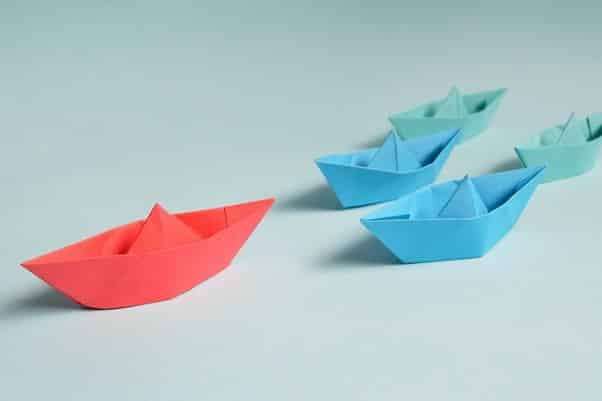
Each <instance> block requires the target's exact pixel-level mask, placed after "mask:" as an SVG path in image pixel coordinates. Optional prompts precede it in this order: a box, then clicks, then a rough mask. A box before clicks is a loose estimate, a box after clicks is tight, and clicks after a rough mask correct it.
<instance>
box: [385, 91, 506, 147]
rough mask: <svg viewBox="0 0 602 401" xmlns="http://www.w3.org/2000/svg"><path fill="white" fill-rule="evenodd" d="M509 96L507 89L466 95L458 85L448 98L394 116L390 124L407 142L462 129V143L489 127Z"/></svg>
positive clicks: (390, 119)
mask: <svg viewBox="0 0 602 401" xmlns="http://www.w3.org/2000/svg"><path fill="white" fill-rule="evenodd" d="M505 93H506V89H496V90H491V91H485V92H477V93H471V94H466V95H462V94H460V91H459V90H458V89H457V88H456V87H455V86H454V87H453V88H452V89H451V90H450V92H449V94H448V95H447V97H445V98H444V99H439V100H436V101H433V102H430V103H426V104H423V105H420V106H418V107H416V108H414V109H412V110H409V111H406V112H402V113H396V114H393V115H391V116H390V117H389V121H390V122H391V124H392V125H393V127H395V131H397V133H398V134H399V135H400V136H401V137H402V138H404V139H412V138H417V137H421V136H424V135H430V134H433V133H435V132H441V131H446V130H450V129H458V128H461V129H462V137H460V142H459V143H461V142H465V141H467V140H468V139H470V138H472V137H474V136H476V135H478V134H480V133H482V132H483V131H484V130H485V129H486V128H487V127H488V126H489V124H490V123H491V120H492V119H493V116H494V114H495V112H496V111H497V108H498V106H499V105H500V102H501V101H502V98H503V96H504V94H505Z"/></svg>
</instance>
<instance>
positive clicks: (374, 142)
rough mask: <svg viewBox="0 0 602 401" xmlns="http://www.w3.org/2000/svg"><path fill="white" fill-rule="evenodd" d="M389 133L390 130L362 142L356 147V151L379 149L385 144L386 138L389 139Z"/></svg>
mask: <svg viewBox="0 0 602 401" xmlns="http://www.w3.org/2000/svg"><path fill="white" fill-rule="evenodd" d="M389 132H391V131H390V130H386V131H382V132H379V133H378V134H377V135H375V136H373V137H371V138H369V139H366V140H364V141H362V142H359V143H357V144H355V145H354V148H355V149H358V150H361V149H368V148H376V147H379V146H380V145H382V144H383V142H384V141H385V138H386V137H387V135H388V134H389Z"/></svg>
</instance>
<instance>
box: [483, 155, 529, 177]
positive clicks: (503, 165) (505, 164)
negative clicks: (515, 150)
mask: <svg viewBox="0 0 602 401" xmlns="http://www.w3.org/2000/svg"><path fill="white" fill-rule="evenodd" d="M521 167H523V164H522V163H521V162H520V160H519V159H518V157H512V158H508V159H506V160H502V161H500V162H497V163H496V164H494V165H493V166H492V167H490V168H489V169H488V170H487V172H486V173H485V174H494V173H501V172H503V171H507V170H515V169H517V168H521Z"/></svg>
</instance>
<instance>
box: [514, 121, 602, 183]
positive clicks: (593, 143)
mask: <svg viewBox="0 0 602 401" xmlns="http://www.w3.org/2000/svg"><path fill="white" fill-rule="evenodd" d="M601 144H602V113H596V114H592V115H590V116H588V117H586V118H584V119H576V118H575V115H574V113H573V114H571V116H570V117H569V119H568V121H567V122H566V123H565V124H563V125H557V126H555V127H552V128H548V129H546V130H544V131H542V132H541V133H539V134H537V135H536V136H535V137H533V138H531V140H530V141H529V142H527V143H525V144H524V145H521V146H517V147H516V148H515V149H514V150H515V151H516V154H517V155H518V158H519V159H520V160H521V162H522V163H523V165H524V166H536V165H545V166H547V168H546V172H545V174H544V176H543V178H542V182H549V181H554V180H560V179H563V178H569V177H574V176H576V175H580V174H583V173H586V172H587V171H589V170H591V169H592V168H593V167H594V165H595V164H596V160H597V159H598V154H599V153H600V145H601Z"/></svg>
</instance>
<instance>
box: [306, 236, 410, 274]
mask: <svg viewBox="0 0 602 401" xmlns="http://www.w3.org/2000/svg"><path fill="white" fill-rule="evenodd" d="M399 264H400V262H399V261H398V260H397V258H396V257H395V256H394V255H393V254H392V253H391V252H390V251H389V250H388V249H387V248H385V246H384V245H383V244H381V242H380V241H378V240H377V239H376V238H374V237H371V236H369V235H367V234H366V235H362V236H361V237H360V238H356V239H354V240H353V241H351V242H349V243H346V244H344V245H343V247H342V248H339V249H337V250H335V251H334V252H333V253H330V254H327V255H325V256H323V257H321V259H320V260H318V261H317V266H318V268H319V269H337V268H340V269H345V268H361V267H368V268H373V267H378V266H380V267H382V266H393V265H399Z"/></svg>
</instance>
